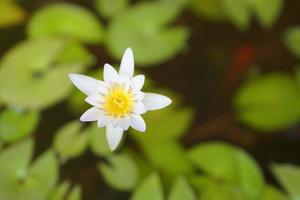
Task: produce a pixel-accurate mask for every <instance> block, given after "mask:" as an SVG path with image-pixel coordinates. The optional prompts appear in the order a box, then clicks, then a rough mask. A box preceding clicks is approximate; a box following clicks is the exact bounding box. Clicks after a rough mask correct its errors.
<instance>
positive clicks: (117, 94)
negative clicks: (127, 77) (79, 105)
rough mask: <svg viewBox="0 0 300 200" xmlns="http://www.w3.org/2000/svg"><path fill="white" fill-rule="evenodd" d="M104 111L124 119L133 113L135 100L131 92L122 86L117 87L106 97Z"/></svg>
mask: <svg viewBox="0 0 300 200" xmlns="http://www.w3.org/2000/svg"><path fill="white" fill-rule="evenodd" d="M105 100H106V101H105V104H104V110H105V111H106V112H107V113H108V114H109V115H113V116H115V117H124V116H125V115H126V114H127V113H129V112H131V110H132V104H133V98H132V94H131V92H130V91H129V92H127V91H126V90H125V89H124V88H123V87H121V86H115V87H113V88H112V89H111V90H110V91H109V94H108V95H107V96H106V97H105Z"/></svg>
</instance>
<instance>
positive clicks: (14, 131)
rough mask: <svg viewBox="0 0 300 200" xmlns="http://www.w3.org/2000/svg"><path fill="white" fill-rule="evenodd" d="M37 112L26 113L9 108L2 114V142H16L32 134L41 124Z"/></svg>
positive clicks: (0, 114) (0, 125) (0, 130)
mask: <svg viewBox="0 0 300 200" xmlns="http://www.w3.org/2000/svg"><path fill="white" fill-rule="evenodd" d="M39 117H40V114H39V112H36V111H31V112H24V111H20V110H19V111H18V110H16V109H12V108H10V109H9V108H7V109H6V110H4V111H2V112H1V113H0V141H2V142H14V141H17V140H19V139H22V138H24V137H26V136H28V135H29V134H31V133H32V132H33V131H34V129H35V128H36V126H37V124H38V122H39Z"/></svg>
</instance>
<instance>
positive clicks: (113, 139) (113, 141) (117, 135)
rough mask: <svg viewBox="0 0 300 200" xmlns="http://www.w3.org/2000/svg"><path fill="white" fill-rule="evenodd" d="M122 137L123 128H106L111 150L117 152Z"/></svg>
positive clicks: (109, 126)
mask: <svg viewBox="0 0 300 200" xmlns="http://www.w3.org/2000/svg"><path fill="white" fill-rule="evenodd" d="M122 135H123V130H122V129H121V128H119V127H116V128H114V127H113V126H111V125H108V126H107V127H106V139H107V142H108V146H109V149H110V150H111V151H113V150H115V149H116V148H117V147H118V145H119V143H120V141H121V139H122Z"/></svg>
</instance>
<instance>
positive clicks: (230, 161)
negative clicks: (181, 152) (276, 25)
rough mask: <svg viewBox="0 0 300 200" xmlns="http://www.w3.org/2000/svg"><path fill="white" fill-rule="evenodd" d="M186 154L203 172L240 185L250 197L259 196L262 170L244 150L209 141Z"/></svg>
mask: <svg viewBox="0 0 300 200" xmlns="http://www.w3.org/2000/svg"><path fill="white" fill-rule="evenodd" d="M188 155H189V157H190V159H191V161H192V162H193V163H194V165H195V166H196V167H198V168H199V169H200V170H202V171H203V172H204V173H206V174H208V175H210V176H212V177H214V178H217V179H219V180H222V181H225V182H227V183H228V184H232V185H233V186H239V187H241V188H242V190H243V192H245V193H246V194H247V196H249V197H251V198H254V199H255V198H258V197H259V194H260V191H261V190H262V187H263V184H264V180H263V177H262V172H261V170H260V168H259V166H258V165H257V164H256V162H255V161H254V160H253V159H252V158H251V157H250V156H249V155H248V154H246V153H245V152H244V151H242V150H240V149H238V148H235V147H233V146H231V145H228V144H225V143H218V142H211V143H205V144H201V145H198V146H195V147H193V148H192V149H191V150H190V151H189V153H188ZM224 187H225V186H224ZM226 187H227V186H226ZM224 189H225V188H224Z"/></svg>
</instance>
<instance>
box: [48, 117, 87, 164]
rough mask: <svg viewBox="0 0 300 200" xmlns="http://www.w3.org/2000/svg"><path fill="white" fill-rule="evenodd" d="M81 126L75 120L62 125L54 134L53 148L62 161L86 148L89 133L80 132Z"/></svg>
mask: <svg viewBox="0 0 300 200" xmlns="http://www.w3.org/2000/svg"><path fill="white" fill-rule="evenodd" d="M81 128H82V124H81V123H80V122H79V121H77V120H76V121H74V122H70V123H68V124H66V125H64V126H63V127H62V128H61V129H59V130H58V132H57V133H56V134H55V138H54V149H55V150H56V151H57V152H58V154H59V156H60V158H61V160H62V161H65V160H67V159H69V158H74V157H76V156H78V155H80V154H81V153H83V152H84V151H85V149H86V148H87V146H88V142H89V136H90V135H89V134H85V133H84V132H82V131H81Z"/></svg>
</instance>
